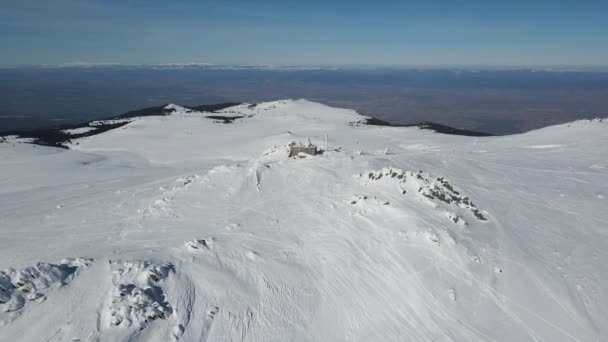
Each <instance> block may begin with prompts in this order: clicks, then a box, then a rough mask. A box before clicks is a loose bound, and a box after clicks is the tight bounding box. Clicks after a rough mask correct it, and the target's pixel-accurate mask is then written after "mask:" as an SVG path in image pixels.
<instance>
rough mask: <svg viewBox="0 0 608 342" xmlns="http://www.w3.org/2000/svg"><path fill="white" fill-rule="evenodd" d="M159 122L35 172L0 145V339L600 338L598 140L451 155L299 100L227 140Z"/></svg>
mask: <svg viewBox="0 0 608 342" xmlns="http://www.w3.org/2000/svg"><path fill="white" fill-rule="evenodd" d="M171 108H173V109H174V112H173V113H172V114H171V115H170V116H168V117H146V118H135V119H132V120H131V122H130V123H129V124H127V125H126V126H123V129H116V130H113V131H109V132H105V133H103V134H100V135H98V136H92V137H87V138H82V139H79V141H78V142H79V144H78V145H74V146H72V147H73V148H74V149H75V150H70V151H61V153H59V154H58V155H56V156H52V155H51V154H53V153H55V150H54V149H52V148H38V149H32V148H31V147H30V146H29V145H26V144H17V145H15V146H11V145H9V144H0V154H2V155H5V156H6V159H5V160H7V161H6V162H3V161H0V167H3V170H7V171H6V172H7V175H8V176H3V177H2V180H1V183H0V185H1V186H2V189H1V190H2V191H0V213H2V215H3V217H4V219H3V223H2V226H0V236H1V237H2V238H3V239H4V241H0V251H1V252H0V256H1V257H2V258H0V260H2V261H1V262H0V269H2V268H4V269H8V271H6V270H5V271H2V272H3V273H2V272H0V308H8V307H9V306H10V310H4V311H5V312H4V313H1V312H0V320H1V321H2V322H3V323H2V325H0V340H7V341H8V340H10V341H45V340H46V341H66V340H67V341H70V340H71V341H139V340H141V341H144V340H145V341H270V340H273V341H281V340H282V341H292V340H309V341H319V340H333V341H346V340H395V341H402V340H416V341H424V340H456V341H513V340H520V341H524V340H531V341H541V340H553V341H600V340H603V339H605V337H606V336H608V330H607V328H606V327H607V326H608V318H607V317H608V310H607V309H606V307H608V297H607V296H606V295H605V294H604V292H605V291H602V286H603V284H605V283H606V282H608V269H607V268H606V266H605V261H606V260H607V258H608V252H607V251H608V248H607V247H608V234H606V232H605V231H604V230H603V227H605V225H606V223H608V217H607V216H606V213H605V210H604V207H603V206H604V205H605V201H602V199H603V198H602V196H603V195H602V194H605V193H608V188H607V186H608V184H607V183H606V182H605V180H606V179H605V176H606V175H607V173H605V172H604V171H603V166H601V165H603V164H605V153H606V151H605V149H603V150H602V149H601V148H597V147H598V146H599V147H601V146H607V145H606V143H608V141H606V137H607V135H606V134H605V127H602V125H600V123H593V122H580V123H579V122H577V123H572V124H567V125H560V126H555V127H548V128H545V129H542V130H538V131H533V132H529V133H526V134H523V135H517V136H511V137H489V138H468V137H458V136H446V135H440V134H434V133H431V132H428V131H421V130H418V129H417V128H391V127H373V126H360V125H358V124H352V123H353V122H358V121H361V120H363V119H362V117H361V116H359V115H358V114H357V113H355V112H353V111H349V110H343V109H336V108H330V107H326V106H323V105H320V104H315V103H312V102H308V101H304V100H297V101H292V100H285V101H277V102H270V103H262V104H257V105H248V104H245V105H239V106H236V107H232V108H227V109H224V110H222V112H223V113H225V114H226V115H239V116H243V117H244V118H243V119H239V120H235V121H234V122H233V123H232V124H218V123H214V122H213V121H212V120H209V119H205V118H203V117H202V115H201V113H197V112H194V111H191V110H186V109H184V108H182V107H179V106H175V105H172V106H171ZM604 126H605V125H604ZM184 129H187V130H188V131H189V132H198V133H199V134H198V135H192V134H187V135H179V134H176V135H175V136H171V137H170V140H169V139H168V138H167V137H166V132H182V131H184ZM285 132H288V134H286V133H285ZM325 134H327V135H328V136H329V138H330V139H329V143H330V145H331V146H329V148H328V149H327V151H326V152H325V153H324V154H322V155H317V156H309V157H306V158H303V159H293V158H291V159H290V158H288V157H287V154H288V144H290V143H291V142H292V141H303V142H305V141H307V139H310V140H311V141H312V142H313V143H317V144H319V145H320V146H323V144H324V137H325ZM159 137H162V139H159ZM579 137H585V139H587V140H586V141H590V142H589V143H590V144H592V145H593V146H594V147H596V148H597V150H590V149H589V148H588V147H587V146H586V145H584V144H582V143H580V142H579V141H580V140H581V139H579ZM556 139H562V140H563V141H559V143H554V142H556V141H557V140H556ZM169 141H170V143H169ZM472 146H473V147H474V148H475V151H471V150H470V149H471V147H472ZM522 146H524V147H525V148H524V149H522V148H521V147H522ZM323 148H325V146H323ZM126 150H128V151H129V152H128V153H127V152H120V151H126ZM378 151H383V152H378ZM479 151H483V153H481V152H479ZM472 153H474V154H472ZM522 154H523V156H522ZM473 156H474V157H473ZM573 156H575V157H576V158H573ZM602 158H603V159H602ZM92 159H94V160H96V162H95V163H93V164H89V163H88V162H87V161H89V160H92ZM51 161H52V163H51ZM589 165H591V166H589ZM26 169H27V170H29V171H27V170H26ZM590 169H591V170H593V171H591V170H590ZM419 170H420V171H419ZM558 194H561V195H563V196H559V195H558ZM65 256H82V257H86V258H87V259H66V260H68V261H66V263H68V262H71V261H69V260H86V263H79V265H83V267H78V269H77V270H75V272H71V273H69V274H67V273H66V274H63V273H61V272H59V273H56V272H55V271H53V270H55V268H56V267H59V268H57V270H61V269H62V268H61V267H62V266H61V265H63V264H61V263H60V264H52V263H47V262H48V261H47V260H50V261H52V260H60V259H61V258H63V257H65ZM89 258H90V259H89ZM40 260H42V261H43V262H42V263H41V264H38V265H39V266H37V268H36V269H39V270H48V271H49V272H50V273H49V274H55V275H56V276H52V277H50V278H49V277H47V276H44V277H42V278H40V279H43V280H36V279H38V277H39V276H38V275H37V274H38V273H35V272H34V273H35V274H36V275H35V276H31V275H32V274H34V273H32V272H31V270H33V269H32V268H31V265H32V263H35V262H37V261H40ZM49 265H50V266H49ZM53 265H55V266H53ZM57 265H59V266H57ZM70 265H71V264H70ZM84 266H86V267H84ZM9 267H12V268H11V269H9ZM28 267H29V268H28ZM15 269H16V270H25V271H15ZM28 270H30V271H28ZM19 272H21V273H19ZM23 272H25V273H23ZM45 272H46V271H45ZM53 272H55V273H53ZM22 273H23V274H29V275H30V276H28V277H29V278H28V277H26V278H27V279H33V280H31V281H30V283H31V284H33V285H31V286H30V285H27V284H24V283H23V282H18V281H17V280H15V279H18V278H19V279H21V278H23V277H21V276H18V275H19V274H22ZM43 273H44V272H43ZM45 274H46V273H45ZM3 277H4V278H3ZM20 277H21V278H20ZM44 279H47V280H48V279H50V280H52V281H47V280H44ZM40 281H42V282H40ZM30 283H28V284H30ZM36 284H37V285H36ZM27 286H30V287H31V288H34V289H36V291H33V292H28V291H20V290H19V289H20V288H24V287H27ZM18 291H20V292H18ZM37 293H39V294H37ZM28 295H29V296H30V297H31V299H29V298H27V300H29V301H28V302H26V299H24V298H25V297H27V296H28ZM24 296H25V297H24ZM41 298H43V300H38V299H41ZM22 299H23V300H22ZM11 303H20V304H24V305H13V304H11ZM54 312H56V314H54ZM34 322H35V327H34V326H32V325H31V324H32V323H34Z"/></svg>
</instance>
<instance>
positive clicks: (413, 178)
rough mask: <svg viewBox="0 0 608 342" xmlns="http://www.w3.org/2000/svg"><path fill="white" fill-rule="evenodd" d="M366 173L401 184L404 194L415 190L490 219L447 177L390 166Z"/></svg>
mask: <svg viewBox="0 0 608 342" xmlns="http://www.w3.org/2000/svg"><path fill="white" fill-rule="evenodd" d="M366 175H367V178H368V179H369V180H371V181H379V180H381V179H383V178H384V179H385V180H387V179H390V180H392V181H394V182H396V183H398V184H400V186H401V187H400V191H401V193H402V194H404V195H405V194H407V193H408V191H409V192H414V193H416V194H418V195H421V196H424V197H425V198H427V199H429V200H430V201H431V202H432V203H434V204H435V205H439V204H441V203H445V204H449V205H450V206H452V207H453V206H457V207H459V208H462V209H465V210H468V211H470V212H471V213H472V214H473V215H474V216H475V218H477V219H478V220H480V221H487V220H488V219H487V218H486V217H485V216H484V214H483V213H482V211H481V210H480V209H479V208H478V207H477V206H476V205H475V204H473V202H472V201H471V199H469V197H467V196H465V195H462V194H461V193H460V192H459V191H457V190H456V189H455V188H454V186H452V184H451V183H450V182H449V181H448V180H447V179H445V178H443V177H433V176H431V175H430V174H428V173H426V172H423V171H418V172H411V171H406V172H404V171H403V170H400V169H394V168H390V167H389V168H383V169H382V170H377V171H373V170H372V171H369V172H367V173H366ZM360 177H363V174H361V175H360ZM446 215H447V216H448V218H449V219H451V220H452V221H454V223H461V224H463V223H464V221H462V218H460V217H458V216H456V215H455V214H453V213H447V214H446Z"/></svg>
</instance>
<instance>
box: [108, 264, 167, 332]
mask: <svg viewBox="0 0 608 342" xmlns="http://www.w3.org/2000/svg"><path fill="white" fill-rule="evenodd" d="M110 267H111V269H112V284H113V285H114V288H113V289H112V292H111V294H110V299H109V301H110V303H109V305H108V308H107V311H106V312H105V313H104V319H105V320H106V324H107V325H108V326H109V327H121V328H128V327H131V326H133V327H136V328H138V329H140V330H141V329H143V328H145V327H146V325H147V324H148V323H150V322H152V321H154V320H157V319H166V318H167V317H168V316H169V315H171V313H172V308H171V305H170V304H169V303H168V302H167V301H166V299H165V294H164V292H163V288H162V285H163V281H164V280H165V279H166V278H167V277H169V276H170V275H171V274H172V273H173V272H174V271H175V270H174V267H173V265H171V264H169V263H165V264H159V265H157V264H152V263H149V262H146V261H110Z"/></svg>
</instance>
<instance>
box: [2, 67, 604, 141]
mask: <svg viewBox="0 0 608 342" xmlns="http://www.w3.org/2000/svg"><path fill="white" fill-rule="evenodd" d="M284 98H306V99H308V100H311V101H317V102H322V103H325V104H328V105H331V106H337V107H344V108H351V109H355V110H357V111H359V112H360V113H362V114H364V115H369V116H373V117H377V118H380V119H383V120H387V121H389V122H392V123H395V124H414V123H419V122H424V121H432V122H437V123H440V124H445V125H449V126H453V127H456V128H463V129H469V130H477V131H484V132H488V133H493V134H512V133H520V132H525V131H528V130H531V129H535V128H540V127H544V126H547V125H552V124H558V123H563V122H567V121H573V120H576V119H582V118H595V117H605V116H608V103H607V101H606V100H605V99H606V98H608V73H606V72H587V71H583V72H580V71H568V72H554V71H543V70H540V71H538V70H528V69H512V70H511V69H505V70H501V69H498V70H497V69H486V70H476V71H471V70H461V69H441V68H428V69H395V68H350V69H349V68H318V69H316V68H280V67H279V68H258V67H244V68H225V67H219V68H216V67H188V66H185V67H170V66H169V67H150V66H141V67H124V66H120V67H114V66H94V67H59V68H54V67H49V68H39V67H33V68H32V67H25V68H8V69H7V68H5V69H0V131H7V130H14V129H33V128H42V127H52V126H61V125H65V124H74V123H82V122H86V121H90V120H94V119H99V118H108V117H112V116H115V115H119V114H122V113H125V112H127V111H130V110H137V109H141V108H145V107H150V106H157V105H162V104H166V103H177V104H180V105H200V104H210V103H219V102H262V101H270V100H278V99H284Z"/></svg>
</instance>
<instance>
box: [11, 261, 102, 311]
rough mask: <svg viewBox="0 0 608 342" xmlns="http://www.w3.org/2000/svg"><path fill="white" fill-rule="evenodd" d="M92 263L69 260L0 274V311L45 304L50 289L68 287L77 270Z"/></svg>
mask: <svg viewBox="0 0 608 342" xmlns="http://www.w3.org/2000/svg"><path fill="white" fill-rule="evenodd" d="M91 262H92V260H91V259H83V258H75V259H72V258H69V259H64V260H62V261H61V262H60V263H58V264H49V263H44V262H37V263H36V264H35V265H34V266H30V267H26V268H24V269H21V270H15V269H13V268H9V269H6V270H4V271H0V311H5V312H12V311H16V310H19V309H21V308H23V307H24V306H25V304H26V303H27V301H44V300H45V299H46V295H47V292H48V291H49V290H50V289H52V288H56V287H61V286H64V285H66V284H68V283H69V282H70V281H71V280H72V278H73V277H74V274H75V273H76V272H77V271H78V270H79V269H80V268H84V267H87V266H89V265H90V264H91Z"/></svg>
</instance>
